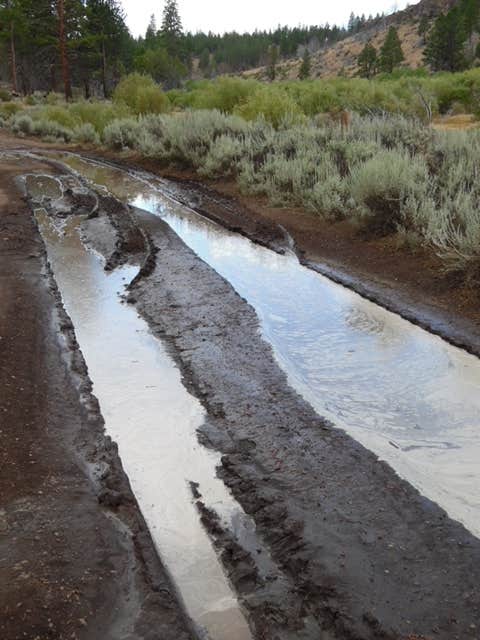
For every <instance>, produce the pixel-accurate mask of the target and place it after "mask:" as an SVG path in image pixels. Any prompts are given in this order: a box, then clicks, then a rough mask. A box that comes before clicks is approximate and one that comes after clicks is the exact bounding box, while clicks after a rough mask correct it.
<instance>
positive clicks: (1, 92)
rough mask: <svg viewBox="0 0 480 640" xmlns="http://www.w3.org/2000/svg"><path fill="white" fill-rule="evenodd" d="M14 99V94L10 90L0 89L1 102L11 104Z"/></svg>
mask: <svg viewBox="0 0 480 640" xmlns="http://www.w3.org/2000/svg"><path fill="white" fill-rule="evenodd" d="M11 99H12V94H11V93H10V91H8V89H2V88H0V102H10V100H11Z"/></svg>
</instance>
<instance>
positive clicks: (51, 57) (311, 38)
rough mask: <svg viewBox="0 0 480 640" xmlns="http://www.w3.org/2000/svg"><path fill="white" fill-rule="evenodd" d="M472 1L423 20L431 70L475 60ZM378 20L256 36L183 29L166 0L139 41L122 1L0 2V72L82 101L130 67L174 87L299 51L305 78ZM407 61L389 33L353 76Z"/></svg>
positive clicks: (30, 87)
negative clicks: (315, 60) (318, 54)
mask: <svg viewBox="0 0 480 640" xmlns="http://www.w3.org/2000/svg"><path fill="white" fill-rule="evenodd" d="M479 15H480V9H479V2H478V0H460V1H459V2H458V4H457V5H456V6H455V7H454V8H453V9H452V10H451V11H449V12H448V13H446V14H442V15H440V16H439V17H438V18H437V19H436V20H435V21H433V22H431V21H429V20H428V19H427V18H423V19H422V20H421V22H420V24H419V28H418V31H419V37H421V38H423V39H424V41H425V45H426V47H425V61H426V63H427V64H429V65H430V67H431V68H432V69H433V70H434V71H437V70H438V71H440V70H447V71H457V70H461V69H464V68H466V67H468V66H470V65H472V64H473V63H474V62H475V60H476V58H478V57H480V48H479V47H478V35H477V34H478V32H479ZM383 20H384V16H383V15H377V16H375V17H372V16H368V17H365V16H364V15H362V16H356V15H354V14H353V13H352V14H351V16H350V19H349V22H348V26H347V27H337V26H330V25H328V24H326V25H323V26H310V27H278V28H277V29H275V30H271V31H255V32H254V33H246V34H239V33H234V32H233V33H225V34H223V35H218V34H214V33H203V32H197V33H189V32H185V31H184V29H183V26H182V21H181V17H180V15H179V12H178V7H177V3H176V0H166V2H165V4H164V6H163V14H162V19H161V23H160V24H158V25H157V23H156V19H155V17H154V16H152V17H151V19H150V22H149V24H148V25H146V31H145V35H144V36H142V37H139V38H134V37H133V36H132V35H131V33H130V32H129V30H128V27H127V25H126V17H125V13H124V10H123V7H122V4H121V2H120V0H0V48H1V49H0V52H1V63H0V74H1V76H0V77H1V78H2V79H4V80H7V79H8V80H9V81H10V83H11V86H12V88H13V90H14V92H17V93H23V94H30V93H32V92H34V91H36V90H41V91H46V92H49V91H53V92H57V91H59V90H60V89H62V90H64V91H65V95H66V97H67V98H71V97H72V94H73V87H75V88H77V90H81V91H82V92H83V94H84V96H85V97H86V98H89V97H90V96H92V95H96V96H100V95H103V96H105V97H109V96H110V94H111V92H112V90H113V88H114V86H115V85H116V84H117V83H118V81H119V79H120V78H121V77H122V76H123V75H125V74H127V73H130V72H132V71H139V72H141V73H145V74H149V75H151V76H152V77H153V78H154V79H155V80H156V81H157V82H159V83H161V84H162V85H163V86H164V87H165V88H167V89H169V88H172V87H176V86H179V85H180V84H181V83H182V82H183V81H184V80H185V79H186V78H188V77H190V76H191V74H192V71H194V72H195V75H196V76H197V77H198V76H199V75H201V76H203V77H207V78H209V77H214V76H216V75H218V74H225V73H236V72H240V71H243V70H245V69H249V68H252V67H256V66H266V67H267V71H268V76H269V77H270V79H272V80H273V79H275V77H276V66H277V65H278V62H279V61H280V60H281V59H282V58H291V57H294V56H296V55H298V54H299V51H300V52H303V61H302V65H301V67H300V74H299V77H300V78H301V79H305V78H308V77H309V76H310V72H311V54H312V53H313V52H315V51H317V50H319V49H322V48H324V47H326V46H329V45H331V44H333V43H335V42H338V41H340V40H342V39H344V38H346V37H348V36H350V35H353V34H355V33H358V32H359V31H361V30H362V29H364V28H374V27H375V26H376V25H378V24H379V23H380V22H382V21H383ZM403 59H404V56H403V51H402V43H401V41H400V39H399V37H398V32H397V30H396V29H395V28H394V27H391V28H390V30H389V32H388V34H387V36H386V39H385V42H384V44H383V46H382V48H381V49H380V50H379V51H377V50H376V49H375V47H374V46H373V45H372V44H371V43H367V44H366V46H365V48H364V50H363V51H362V53H361V55H360V57H359V60H358V66H359V75H362V76H364V77H372V76H373V75H375V74H376V73H378V72H379V71H381V72H387V73H389V72H391V71H392V70H393V69H394V68H395V67H397V66H398V65H400V64H401V63H402V61H403Z"/></svg>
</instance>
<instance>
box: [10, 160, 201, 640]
mask: <svg viewBox="0 0 480 640" xmlns="http://www.w3.org/2000/svg"><path fill="white" fill-rule="evenodd" d="M30 169H31V170H45V166H42V165H41V164H40V163H34V162H30V163H27V162H25V161H24V160H22V162H20V161H11V162H7V161H5V160H1V161H0V298H1V301H2V302H1V305H0V389H1V396H0V637H1V638H2V640H17V639H20V638H22V639H24V638H28V639H29V640H34V639H36V640H46V639H47V638H52V639H55V640H60V639H63V638H65V639H67V638H68V639H69V640H72V639H75V638H77V639H79V640H80V639H84V640H93V639H95V640H99V639H100V638H101V639H102V640H118V638H125V639H127V638H131V639H133V638H135V639H147V638H148V639H149V640H150V639H151V640H154V639H158V640H160V639H161V640H166V639H170V640H187V639H188V638H190V637H191V634H190V631H189V630H188V624H189V623H188V621H187V620H186V619H185V617H184V615H183V613H182V611H181V609H180V607H179V605H178V603H177V601H176V598H175V596H174V595H173V590H172V587H171V585H170V583H169V580H168V578H167V576H166V574H165V571H164V569H163V567H162V565H161V564H160V561H159V560H158V557H157V555H156V552H155V549H154V546H153V543H152V541H151V538H150V535H149V532H148V530H147V528H146V526H145V523H144V520H143V518H142V516H141V514H140V511H139V509H138V507H137V504H136V501H135V498H134V496H133V494H132V492H131V490H130V486H129V483H128V480H127V478H126V476H125V475H124V473H123V470H122V467H121V462H120V460H119V457H118V454H117V449H116V446H115V444H113V443H112V442H111V441H110V439H109V438H106V437H105V436H104V425H103V419H102V416H101V414H100V411H99V407H98V403H97V401H96V399H95V398H94V396H93V395H92V389H91V383H90V381H89V378H88V373H87V369H86V366H85V363H84V360H83V357H82V355H81V353H80V351H79V350H78V345H77V343H76V340H75V335H74V331H73V327H72V325H71V322H70V320H69V318H68V317H67V316H66V314H65V312H64V310H63V307H62V305H61V299H60V294H59V292H58V290H57V288H56V285H55V281H54V279H53V277H52V275H51V274H50V272H49V269H48V266H47V261H46V254H45V249H44V245H43V242H42V240H41V238H40V235H39V233H38V230H37V228H36V226H35V223H34V220H33V216H32V214H31V212H30V210H29V208H28V206H27V204H26V203H25V202H24V201H23V199H22V198H21V197H20V193H19V191H18V190H17V189H16V187H15V186H14V177H15V176H16V175H18V174H19V173H23V172H24V171H26V170H30ZM49 171H51V168H49Z"/></svg>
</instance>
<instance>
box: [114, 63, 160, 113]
mask: <svg viewBox="0 0 480 640" xmlns="http://www.w3.org/2000/svg"><path fill="white" fill-rule="evenodd" d="M113 100H114V102H115V103H117V104H123V105H126V106H127V107H128V108H129V109H131V111H132V112H133V113H135V114H136V115H146V114H148V113H165V112H166V111H168V109H169V105H170V101H169V100H168V98H167V96H166V95H165V94H164V93H163V91H162V89H161V88H160V86H159V85H157V84H156V82H155V81H154V80H153V78H151V77H150V76H144V75H141V74H139V73H132V74H130V75H129V76H126V77H125V78H123V80H122V81H121V82H120V83H119V84H118V86H117V87H116V89H115V92H114V94H113Z"/></svg>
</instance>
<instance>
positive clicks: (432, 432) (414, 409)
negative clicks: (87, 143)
mask: <svg viewBox="0 0 480 640" xmlns="http://www.w3.org/2000/svg"><path fill="white" fill-rule="evenodd" d="M64 160H66V161H67V162H68V163H69V164H70V165H72V166H74V168H75V169H76V170H78V171H80V172H81V173H82V174H83V175H84V176H86V177H87V178H89V179H90V180H92V181H93V182H95V183H97V184H102V185H106V186H107V187H108V189H109V190H111V191H112V192H113V193H114V194H115V195H117V196H118V197H120V198H123V199H126V200H128V201H129V202H130V203H132V204H134V205H136V206H138V207H141V208H143V209H146V210H148V211H151V212H152V213H154V214H156V215H159V216H161V217H162V218H163V219H164V220H165V221H166V222H167V223H168V224H169V225H170V226H171V227H172V228H173V229H174V230H175V231H176V232H177V233H178V234H179V235H180V237H181V238H183V240H184V241H185V242H186V243H187V244H188V245H189V246H190V247H191V248H192V249H193V250H194V251H195V252H196V253H197V254H198V255H199V256H200V257H201V258H203V259H204V260H205V261H206V262H207V263H208V264H210V265H211V266H212V267H213V268H214V269H216V270H217V271H218V273H220V274H221V275H222V276H224V277H225V278H226V279H227V280H228V281H229V282H231V284H232V285H233V286H234V287H235V289H236V290H237V291H238V293H239V294H240V295H241V296H243V297H244V298H246V299H247V300H248V301H249V302H250V303H251V304H252V306H253V307H254V308H255V309H256V311H257V313H258V315H259V317H260V320H261V326H262V330H263V334H264V336H265V337H266V339H267V340H268V341H269V342H270V343H271V344H272V346H273V348H274V351H275V355H276V357H277V359H278V361H279V363H280V365H281V366H282V367H283V369H284V370H285V371H286V372H287V374H288V376H289V380H290V383H291V384H292V386H294V387H295V388H296V389H297V390H298V391H299V392H300V393H301V394H302V395H303V396H304V397H305V398H306V399H307V400H308V401H309V402H310V403H311V404H312V405H313V406H314V407H315V409H316V410H317V411H318V412H319V413H320V414H321V415H323V416H326V417H328V418H330V419H331V420H332V421H333V422H334V423H335V424H336V425H337V426H339V427H342V428H344V429H345V430H346V431H348V433H350V434H351V435H352V436H353V437H355V438H356V439H357V440H359V441H360V442H361V443H362V444H364V445H365V446H366V447H368V448H369V449H371V450H372V451H374V452H375V453H376V454H377V455H379V456H380V457H381V458H382V459H384V460H386V461H388V462H389V464H390V465H391V466H392V467H393V468H394V469H395V470H396V471H397V472H398V473H399V474H400V475H402V476H403V477H405V478H407V479H408V480H409V481H410V482H411V483H412V484H414V485H415V486H416V487H418V488H419V489H420V491H421V492H422V493H423V494H424V495H426V496H428V497H429V498H431V499H432V500H435V501H436V502H438V503H439V504H440V505H441V506H442V507H444V508H445V509H446V510H447V511H448V512H449V514H450V515H451V516H452V517H454V518H456V519H458V520H460V521H461V522H463V523H464V524H465V525H466V526H467V527H468V528H469V529H470V530H471V531H472V532H474V533H475V534H477V535H480V464H479V461H480V361H479V360H478V359H477V358H475V357H474V356H471V355H469V354H467V353H466V352H464V351H462V350H460V349H457V348H455V347H452V346H450V345H449V344H447V343H446V342H445V341H443V340H441V339H440V338H438V337H436V336H433V335H431V334H429V333H428V332H426V331H424V330H422V329H420V328H418V327H416V326H414V325H412V324H411V323H409V322H407V321H406V320H403V319H402V318H400V317H399V316H397V315H395V314H393V313H390V312H388V311H386V310H384V309H382V308H381V307H379V306H377V305H375V304H373V303H371V302H369V301H368V300H365V299H363V298H362V297H360V296H359V295H357V294H355V293H354V292H351V291H349V290H347V289H345V288H343V287H341V286H339V285H337V284H335V283H333V282H331V281H330V280H328V279H327V278H325V277H323V276H321V275H319V274H317V273H315V272H313V271H311V270H309V269H307V268H304V267H302V266H301V265H300V264H299V263H298V261H297V259H296V258H295V257H294V256H292V255H287V256H279V255H277V254H275V253H273V252H271V251H269V250H267V249H264V248H262V247H258V246H256V245H254V244H252V243H251V242H249V241H248V240H247V239H245V238H243V237H241V236H239V235H235V234H232V233H230V232H228V231H226V230H225V229H223V228H220V227H218V226H217V225H215V224H213V223H211V222H209V221H207V220H205V219H204V218H202V217H200V216H198V215H196V214H195V213H194V212H192V211H190V210H188V209H187V208H185V207H183V206H181V205H179V204H177V203H175V202H174V201H173V200H172V199H170V198H168V197H167V196H166V195H165V191H166V189H168V188H169V187H168V184H166V183H165V182H162V181H161V180H158V179H155V178H152V177H149V179H148V180H147V179H146V177H145V176H143V175H141V174H140V175H138V176H133V175H129V174H127V173H126V172H124V171H120V170H117V169H112V168H109V167H99V166H98V165H93V164H91V163H87V162H85V161H82V160H80V159H78V158H72V157H71V156H69V157H65V158H64Z"/></svg>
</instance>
